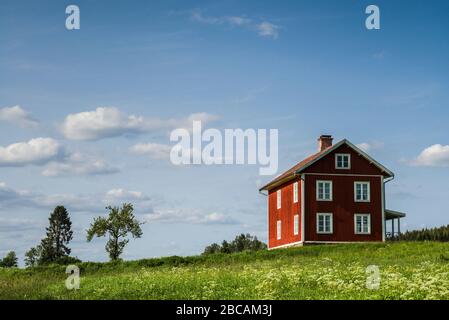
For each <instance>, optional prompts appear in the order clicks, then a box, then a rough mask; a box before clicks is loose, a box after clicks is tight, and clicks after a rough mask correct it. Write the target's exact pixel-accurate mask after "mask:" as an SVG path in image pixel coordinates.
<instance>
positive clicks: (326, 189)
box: [316, 180, 332, 201]
mask: <svg viewBox="0 0 449 320" xmlns="http://www.w3.org/2000/svg"><path fill="white" fill-rule="evenodd" d="M316 199H317V200H321V201H332V181H320V180H318V181H317V182H316Z"/></svg>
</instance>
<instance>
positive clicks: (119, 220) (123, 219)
mask: <svg viewBox="0 0 449 320" xmlns="http://www.w3.org/2000/svg"><path fill="white" fill-rule="evenodd" d="M106 209H107V210H109V215H108V217H107V218H104V217H97V218H95V219H94V221H93V223H91V225H90V228H89V229H88V230H87V241H88V242H90V241H91V240H92V239H93V237H94V236H96V237H104V236H106V235H108V236H109V240H108V242H107V243H106V247H105V248H106V252H108V253H109V257H110V258H111V260H112V261H116V260H118V259H119V257H120V255H121V254H122V252H123V249H124V248H125V246H126V245H127V244H128V242H129V239H127V236H128V233H130V234H131V235H132V237H133V238H140V237H141V236H142V229H141V228H140V226H141V225H142V223H140V222H139V221H138V220H137V219H136V218H135V217H134V214H133V211H134V208H133V205H132V204H131V203H124V204H123V205H122V207H121V208H120V207H111V206H109V207H106Z"/></svg>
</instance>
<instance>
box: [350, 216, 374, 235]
mask: <svg viewBox="0 0 449 320" xmlns="http://www.w3.org/2000/svg"><path fill="white" fill-rule="evenodd" d="M354 227H355V233H356V234H370V233H371V215H370V214H369V213H356V214H355V215H354Z"/></svg>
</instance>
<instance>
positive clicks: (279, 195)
mask: <svg viewBox="0 0 449 320" xmlns="http://www.w3.org/2000/svg"><path fill="white" fill-rule="evenodd" d="M276 195H277V208H278V209H280V208H281V190H278V191H277V192H276Z"/></svg>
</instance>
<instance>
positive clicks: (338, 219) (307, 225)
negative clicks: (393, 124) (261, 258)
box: [260, 135, 405, 249]
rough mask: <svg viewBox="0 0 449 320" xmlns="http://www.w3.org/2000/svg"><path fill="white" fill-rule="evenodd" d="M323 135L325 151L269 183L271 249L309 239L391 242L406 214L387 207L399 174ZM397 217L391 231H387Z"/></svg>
mask: <svg viewBox="0 0 449 320" xmlns="http://www.w3.org/2000/svg"><path fill="white" fill-rule="evenodd" d="M332 140H333V139H332V136H329V135H322V136H320V138H319V139H318V142H319V150H318V152H317V153H316V154H314V155H311V156H310V157H308V158H306V159H305V160H303V161H301V162H299V163H298V164H297V165H295V166H294V167H292V168H291V169H289V170H287V171H286V172H284V173H282V174H281V175H279V176H278V177H277V178H276V179H274V180H273V181H271V182H270V183H268V184H266V185H265V186H263V187H262V188H261V189H260V192H263V191H266V192H267V194H266V195H267V198H268V248H270V249H272V248H279V247H285V246H291V245H303V244H307V243H338V242H365V241H385V238H386V236H391V235H395V231H394V221H395V220H396V221H397V225H398V232H400V218H402V217H405V214H404V213H400V212H397V211H392V210H387V209H385V183H387V182H388V181H391V180H392V179H393V178H394V174H393V172H391V171H390V170H388V169H387V168H386V167H384V166H383V165H381V164H380V163H379V162H377V161H376V160H374V159H373V158H371V157H370V156H369V155H368V154H366V153H365V152H364V151H362V150H360V149H359V148H358V147H356V146H355V145H353V144H352V143H351V142H349V141H348V140H346V139H344V140H342V141H340V142H338V143H337V144H334V145H333V144H332ZM386 220H391V221H392V224H391V232H389V233H387V232H386Z"/></svg>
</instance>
